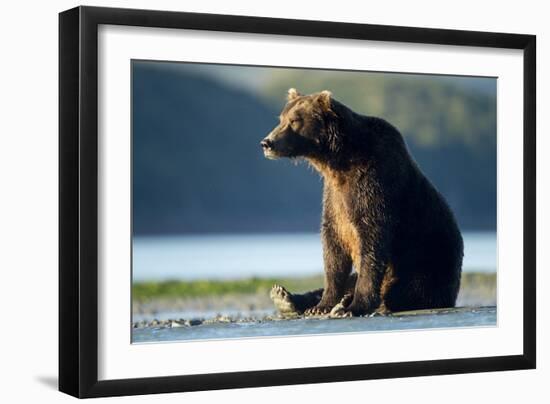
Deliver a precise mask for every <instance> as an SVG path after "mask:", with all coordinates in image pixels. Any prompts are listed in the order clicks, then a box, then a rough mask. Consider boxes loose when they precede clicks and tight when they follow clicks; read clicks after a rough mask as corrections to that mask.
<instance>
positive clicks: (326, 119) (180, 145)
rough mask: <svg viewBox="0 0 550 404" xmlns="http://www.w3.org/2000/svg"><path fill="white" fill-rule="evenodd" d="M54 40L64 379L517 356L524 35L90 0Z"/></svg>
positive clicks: (529, 325) (345, 368)
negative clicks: (129, 6)
mask: <svg viewBox="0 0 550 404" xmlns="http://www.w3.org/2000/svg"><path fill="white" fill-rule="evenodd" d="M59 34H60V35H59V47H60V48H59V49H60V51H59V81H60V87H59V96H60V104H59V124H60V129H59V137H60V141H59V147H60V174H59V175H60V206H59V209H60V224H59V226H60V265H59V309H60V323H59V347H60V349H59V352H60V353H59V387H60V390H61V391H63V392H66V393H68V394H71V395H73V396H76V397H101V396H114V395H131V394H147V393H161V392H183V391H195V390H208V389H222V388H238V387H255V386H273V385H284V384H299V383H322V382H333V381H345V380H361V379H378V378H394V377H409V376H423V375H439V374H456V373H466V372H486V371H499V370H514V369H518V370H519V369H531V368H534V367H535V364H536V359H535V358H536V354H535V353H536V341H535V334H536V330H535V309H536V307H535V302H536V288H535V119H536V116H535V99H536V96H535V95H536V87H535V60H536V59H535V55H536V40H535V37H534V36H532V35H520V34H504V33H489V32H471V31H455V30H442V29H425V28H411V27H396V26H379V25H365V24H349V23H337V22H325V21H306V20H285V19H274V18H260V17H245V16H226V15H213V14H196V13H180V12H165V11H152V10H125V9H109V8H95V7H78V8H75V9H71V10H68V11H65V12H63V13H61V14H60V17H59ZM411 347H414V349H411Z"/></svg>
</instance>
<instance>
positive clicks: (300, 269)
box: [132, 232, 497, 281]
mask: <svg viewBox="0 0 550 404" xmlns="http://www.w3.org/2000/svg"><path fill="white" fill-rule="evenodd" d="M462 236H463V238H464V264H463V270H464V271H478V272H479V271H482V272H495V271H496V265H497V260H496V251H497V249H496V244H497V243H496V233H495V232H464V233H463V235H462ZM319 237H320V236H319V234H312V233H294V234H238V235H237V234H235V235H194V236H191V235H187V236H170V237H134V239H133V244H132V254H133V261H132V265H133V267H132V277H133V281H145V280H148V281H162V280H167V279H178V280H192V279H205V278H208V279H231V278H247V277H252V276H257V277H266V276H267V277H273V276H307V275H316V274H320V273H322V268H323V262H322V256H323V255H322V251H321V240H320V238H319Z"/></svg>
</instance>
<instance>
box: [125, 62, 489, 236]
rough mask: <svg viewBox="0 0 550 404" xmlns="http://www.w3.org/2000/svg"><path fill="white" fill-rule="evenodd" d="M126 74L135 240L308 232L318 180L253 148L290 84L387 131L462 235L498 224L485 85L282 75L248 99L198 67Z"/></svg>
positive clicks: (313, 227) (314, 226)
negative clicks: (328, 94)
mask: <svg viewBox="0 0 550 404" xmlns="http://www.w3.org/2000/svg"><path fill="white" fill-rule="evenodd" d="M226 69H229V67H226ZM132 77H133V87H132V88H133V92H132V103H133V104H132V105H133V117H132V120H133V121H132V127H133V225H134V233H135V234H163V233H173V234H180V233H181V234H183V233H202V232H271V231H274V232H275V231H277V232H282V231H290V232H292V231H317V230H318V228H319V218H320V210H321V185H322V183H321V180H320V178H319V176H318V175H317V174H316V173H314V172H313V171H312V170H311V169H310V168H308V167H307V166H306V165H305V164H298V165H297V166H295V164H293V163H291V162H290V161H287V160H279V161H270V160H266V159H264V157H263V155H262V152H261V149H260V147H259V142H260V140H261V139H262V138H263V137H264V136H265V135H266V134H267V133H268V132H269V131H270V130H271V129H272V127H273V126H274V125H275V124H276V123H277V118H276V116H277V115H278V113H279V111H280V108H281V107H282V105H283V103H284V95H285V93H286V90H287V89H288V87H296V88H298V89H299V90H300V91H304V92H313V91H320V90H323V89H329V90H331V91H333V93H334V95H335V97H336V98H337V99H339V100H340V101H342V102H343V103H345V104H347V105H348V106H350V107H352V108H353V109H355V110H356V111H357V112H360V113H364V114H367V115H375V116H380V117H383V118H385V119H387V120H388V121H390V122H391V123H393V124H394V125H395V126H397V127H398V128H399V129H400V130H401V131H402V133H403V134H404V135H405V138H406V141H407V143H408V145H409V148H410V150H411V153H412V154H413V156H414V157H415V159H416V160H417V161H418V163H419V165H420V167H421V168H422V169H423V170H424V172H425V173H426V174H427V176H428V177H429V178H430V179H431V180H432V181H433V182H434V183H435V184H436V186H437V187H438V188H439V189H440V190H441V192H442V193H443V194H444V195H445V197H446V198H447V200H448V201H449V203H450V204H451V206H452V208H453V209H454V211H455V213H456V215H457V218H458V221H459V223H460V225H461V227H462V228H463V229H466V230H467V229H494V228H495V223H496V113H495V108H496V105H495V96H494V91H492V87H491V85H487V81H485V82H484V85H483V88H482V89H481V91H476V89H475V88H472V85H471V83H469V85H468V86H465V85H460V83H458V84H457V83H456V81H453V80H435V79H431V78H429V77H427V76H401V75H387V74H384V75H373V74H365V75H361V77H360V79H357V76H354V75H352V74H350V73H338V74H334V73H326V75H325V73H319V72H316V74H308V73H302V71H300V70H286V71H281V72H279V73H278V74H274V75H271V76H269V79H268V80H267V81H266V82H265V84H264V85H263V86H262V87H261V88H260V89H259V92H254V91H252V90H249V89H248V90H246V91H245V90H239V89H238V86H229V85H227V83H225V82H224V81H223V80H216V79H215V78H213V77H212V76H206V75H201V74H200V73H199V72H197V69H196V68H195V69H194V71H186V70H185V69H181V70H178V69H177V68H174V65H170V66H168V64H163V63H144V62H135V63H134V64H133V76H132ZM489 84H490V83H489ZM474 87H475V86H474Z"/></svg>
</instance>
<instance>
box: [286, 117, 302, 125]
mask: <svg viewBox="0 0 550 404" xmlns="http://www.w3.org/2000/svg"><path fill="white" fill-rule="evenodd" d="M300 120H301V119H300V118H291V119H290V120H289V121H290V124H291V125H292V124H295V123H297V122H300Z"/></svg>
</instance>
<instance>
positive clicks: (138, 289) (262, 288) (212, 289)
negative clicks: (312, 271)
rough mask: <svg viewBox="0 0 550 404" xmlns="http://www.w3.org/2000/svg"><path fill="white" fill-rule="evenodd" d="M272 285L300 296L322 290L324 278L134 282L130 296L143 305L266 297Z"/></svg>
mask: <svg viewBox="0 0 550 404" xmlns="http://www.w3.org/2000/svg"><path fill="white" fill-rule="evenodd" d="M275 283H278V284H281V285H284V286H285V287H287V288H288V289H290V290H292V291H297V292H302V291H306V290H311V289H316V288H320V287H322V285H323V278H322V276H312V277H304V278H247V279H238V280H196V281H164V282H136V283H134V284H133V285H132V294H133V299H134V300H135V301H143V300H148V299H151V298H158V297H162V298H176V297H179V298H186V297H201V296H221V295H227V294H254V293H268V292H269V290H270V289H271V287H272V286H273V284H275Z"/></svg>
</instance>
